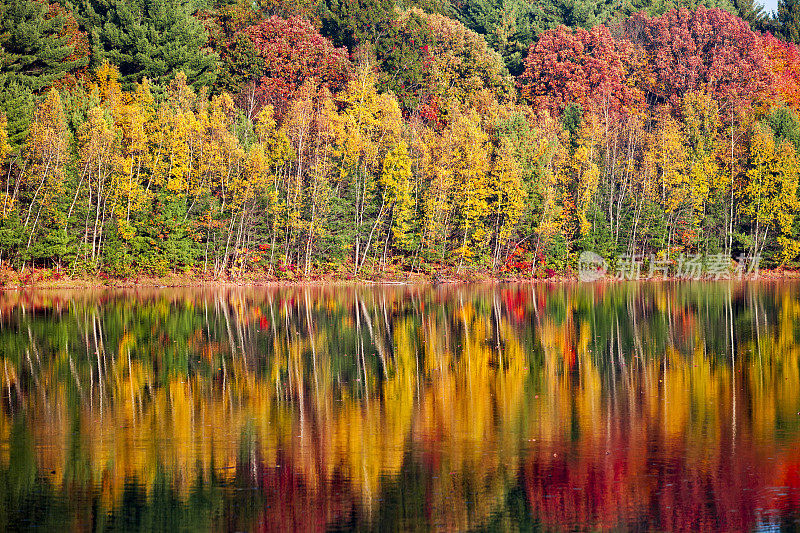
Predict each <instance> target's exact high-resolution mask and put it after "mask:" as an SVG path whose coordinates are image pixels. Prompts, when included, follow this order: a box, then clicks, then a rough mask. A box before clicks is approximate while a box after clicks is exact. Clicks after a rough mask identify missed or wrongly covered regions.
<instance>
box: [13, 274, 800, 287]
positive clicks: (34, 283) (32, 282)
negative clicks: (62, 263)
mask: <svg viewBox="0 0 800 533" xmlns="http://www.w3.org/2000/svg"><path fill="white" fill-rule="evenodd" d="M4 274H5V275H4V276H3V279H0V292H6V291H24V290H36V289H72V290H76V289H137V288H147V289H154V288H155V289H169V288H192V287H195V288H204V287H205V288H208V287H212V288H213V287H220V288H222V287H299V286H353V285H375V286H379V285H383V286H407V285H413V286H422V285H431V286H438V285H457V284H471V283H482V284H497V285H505V284H512V283H520V284H545V283H550V284H573V283H575V284H578V283H585V284H600V285H613V284H618V283H631V282H636V283H673V282H730V281H734V282H748V281H759V282H763V281H767V282H770V281H790V280H800V270H789V269H775V270H764V271H761V272H760V273H759V275H758V277H756V278H750V279H741V280H740V279H731V278H720V279H714V278H713V277H701V278H698V279H684V278H678V277H674V276H670V277H652V278H643V279H638V280H619V279H615V278H614V277H613V276H605V277H602V278H600V279H597V280H593V281H581V280H579V279H578V277H577V275H574V274H560V275H554V276H550V277H538V278H537V277H529V276H497V275H492V274H491V273H490V272H466V273H460V274H456V273H453V272H447V273H446V274H445V273H440V272H435V273H434V274H433V275H427V274H420V273H415V274H407V275H406V276H405V278H404V279H403V276H392V275H386V276H376V277H374V278H354V277H349V276H346V277H342V276H337V275H332V276H331V275H327V276H325V275H311V276H308V277H307V278H306V277H302V276H301V277H297V278H294V279H280V278H276V277H274V276H272V277H267V276H257V275H245V276H242V277H239V278H230V277H227V276H226V277H220V278H217V279H213V278H208V277H203V276H192V275H187V274H168V275H166V276H141V277H136V278H110V277H107V276H103V275H102V274H101V275H98V276H76V277H68V276H55V275H53V273H52V271H46V270H37V271H35V272H34V273H33V274H34V275H33V276H31V275H30V274H29V275H28V276H27V277H26V278H23V277H22V276H21V275H20V274H19V273H17V272H12V271H8V270H6V271H5V272H4ZM37 274H38V275H37Z"/></svg>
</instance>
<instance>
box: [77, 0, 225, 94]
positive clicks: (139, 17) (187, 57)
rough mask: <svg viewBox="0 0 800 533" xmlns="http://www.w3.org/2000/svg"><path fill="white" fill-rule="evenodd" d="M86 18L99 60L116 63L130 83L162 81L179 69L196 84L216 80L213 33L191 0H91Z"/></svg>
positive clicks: (127, 84) (86, 6)
mask: <svg viewBox="0 0 800 533" xmlns="http://www.w3.org/2000/svg"><path fill="white" fill-rule="evenodd" d="M82 18H83V23H84V25H85V26H86V27H87V28H88V29H90V30H91V32H92V35H93V46H94V54H95V57H96V59H95V62H97V63H99V62H100V61H101V60H107V61H109V62H110V63H112V64H114V65H117V66H118V67H119V70H120V74H121V81H122V84H123V87H125V88H126V89H131V88H132V87H133V84H134V83H137V82H139V81H141V79H142V78H144V77H147V78H149V79H151V80H153V82H155V83H158V84H163V83H166V82H168V81H170V80H172V79H173V78H174V77H175V75H176V73H177V72H184V73H185V74H186V78H187V80H188V82H189V84H190V85H192V86H195V87H199V86H203V85H210V84H211V83H212V82H213V81H214V78H215V72H216V63H217V54H216V53H214V52H211V51H209V50H208V49H207V48H206V43H207V41H208V35H207V33H206V30H205V28H204V27H203V25H202V24H201V23H200V22H199V21H198V20H197V19H196V18H195V17H194V16H192V13H191V4H190V3H188V2H185V1H182V0H163V1H162V0H119V1H116V2H113V3H112V2H108V1H107V0H86V2H85V4H84V6H83V17H82ZM98 60H100V61H98Z"/></svg>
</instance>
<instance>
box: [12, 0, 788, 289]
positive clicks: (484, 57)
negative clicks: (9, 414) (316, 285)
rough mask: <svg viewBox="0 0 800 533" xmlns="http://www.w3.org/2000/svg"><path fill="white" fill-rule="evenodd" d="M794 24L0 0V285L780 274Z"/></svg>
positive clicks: (464, 3) (549, 7)
mask: <svg viewBox="0 0 800 533" xmlns="http://www.w3.org/2000/svg"><path fill="white" fill-rule="evenodd" d="M799 30H800V6H797V5H796V3H795V2H791V1H790V0H781V1H780V2H779V6H778V11H777V12H776V13H774V14H770V15H765V14H764V13H763V11H762V10H761V9H760V7H759V6H758V5H756V4H753V2H752V0H751V1H750V2H748V1H746V0H741V1H735V2H730V1H728V0H716V1H714V0H708V1H701V2H698V1H694V0H673V1H657V0H654V1H649V0H636V1H624V2H621V3H620V2H610V1H608V2H607V1H602V0H601V1H599V2H588V1H582V0H572V1H567V0H545V1H543V2H535V3H532V4H529V3H525V2H522V1H521V0H517V1H514V0H511V1H508V2H499V1H496V0H458V1H457V0H452V1H448V0H414V1H411V2H395V1H394V0H342V1H341V2H337V1H336V0H319V1H318V2H316V3H315V2H312V1H311V0H296V1H294V2H289V1H288V0H255V1H248V0H240V1H237V0H188V1H181V0H165V1H161V0H76V1H75V2H74V3H73V2H70V1H69V0H55V1H54V2H53V3H49V4H48V3H47V2H46V1H42V0H0V169H1V172H0V188H1V189H0V272H7V271H8V272H10V271H13V272H25V271H28V272H31V271H37V270H38V271H46V272H47V273H48V275H51V276H65V275H68V276H82V275H102V276H110V277H118V278H126V277H135V276H139V275H154V276H162V275H165V274H168V273H179V274H185V275H191V276H197V277H203V278H207V279H220V278H223V279H224V278H240V277H242V276H258V277H263V278H267V279H272V278H278V279H309V278H311V277H314V276H332V277H336V278H357V279H370V278H382V277H386V276H402V275H409V274H419V275H431V274H434V273H436V272H441V271H446V272H450V273H453V274H458V275H469V274H470V273H482V274H488V275H492V276H498V277H549V276H553V275H556V274H562V273H570V272H572V271H573V270H574V268H575V265H576V261H577V258H578V256H579V255H580V253H581V252H583V251H587V250H588V251H595V252H597V253H599V254H600V255H601V256H603V257H605V258H606V259H608V260H609V261H610V262H611V263H612V264H613V263H614V261H615V260H616V259H615V258H617V257H619V256H620V255H623V254H627V255H635V254H642V255H643V256H645V257H658V258H659V259H661V260H666V261H670V260H675V259H676V258H677V257H679V256H681V255H682V254H704V255H710V254H724V255H727V256H728V257H730V258H731V259H732V260H734V259H735V258H736V257H738V256H741V255H743V254H749V255H760V256H761V257H762V264H763V265H764V266H767V267H771V268H796V267H797V266H798V265H800V217H797V216H796V214H797V212H798V210H800V196H798V194H799V193H800V191H798V178H799V177H800V161H799V158H798V151H799V150H800V119H798V113H800V50H798V47H797V45H796V44H795V43H796V42H797V41H800V34H799V33H798V32H799ZM651 254H652V255H651Z"/></svg>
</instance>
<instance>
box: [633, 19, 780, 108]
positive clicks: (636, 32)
mask: <svg viewBox="0 0 800 533" xmlns="http://www.w3.org/2000/svg"><path fill="white" fill-rule="evenodd" d="M624 29H625V35H626V37H627V38H628V39H629V40H630V41H631V42H633V43H634V44H636V45H638V46H641V47H642V48H643V50H644V52H645V55H646V58H647V69H648V72H647V73H646V75H644V76H642V77H641V79H642V80H644V87H642V88H643V89H644V90H645V91H646V94H647V98H648V102H650V103H651V104H658V103H663V102H666V103H669V104H670V105H671V106H672V109H673V110H675V111H678V110H679V109H680V103H681V99H682V98H683V96H684V94H686V93H687V92H690V91H698V90H705V91H707V92H708V93H709V94H711V96H712V97H713V98H714V100H716V101H718V102H719V103H720V108H721V110H722V111H723V113H727V112H728V111H729V110H731V109H733V108H734V107H737V106H740V105H745V104H749V103H751V102H752V101H753V100H754V99H755V97H756V96H758V95H759V94H760V93H761V94H763V92H764V91H766V90H768V88H769V87H770V75H769V72H768V71H767V66H766V61H765V57H764V50H763V48H762V46H761V42H760V38H759V36H758V35H756V34H755V33H753V31H752V30H751V29H750V26H749V25H748V24H747V22H745V21H743V20H742V19H740V18H738V17H735V16H733V15H731V14H730V13H728V12H727V11H723V10H721V9H705V8H704V7H702V6H700V7H698V8H697V9H696V10H694V11H689V10H688V9H685V8H684V9H680V10H676V9H673V10H671V11H668V12H667V13H665V14H663V15H661V16H659V17H653V18H650V17H648V16H647V15H646V14H645V13H644V12H640V13H637V14H635V15H633V16H632V17H630V18H629V19H628V20H627V21H626V22H625V24H624Z"/></svg>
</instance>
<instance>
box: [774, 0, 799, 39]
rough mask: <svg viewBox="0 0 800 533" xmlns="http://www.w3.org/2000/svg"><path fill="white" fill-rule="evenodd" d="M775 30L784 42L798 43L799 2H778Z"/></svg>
mask: <svg viewBox="0 0 800 533" xmlns="http://www.w3.org/2000/svg"><path fill="white" fill-rule="evenodd" d="M776 15H777V16H776V20H775V30H776V34H777V35H778V37H780V38H781V39H783V40H785V41H789V42H793V43H800V2H797V0H778V12H777V14H776Z"/></svg>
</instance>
